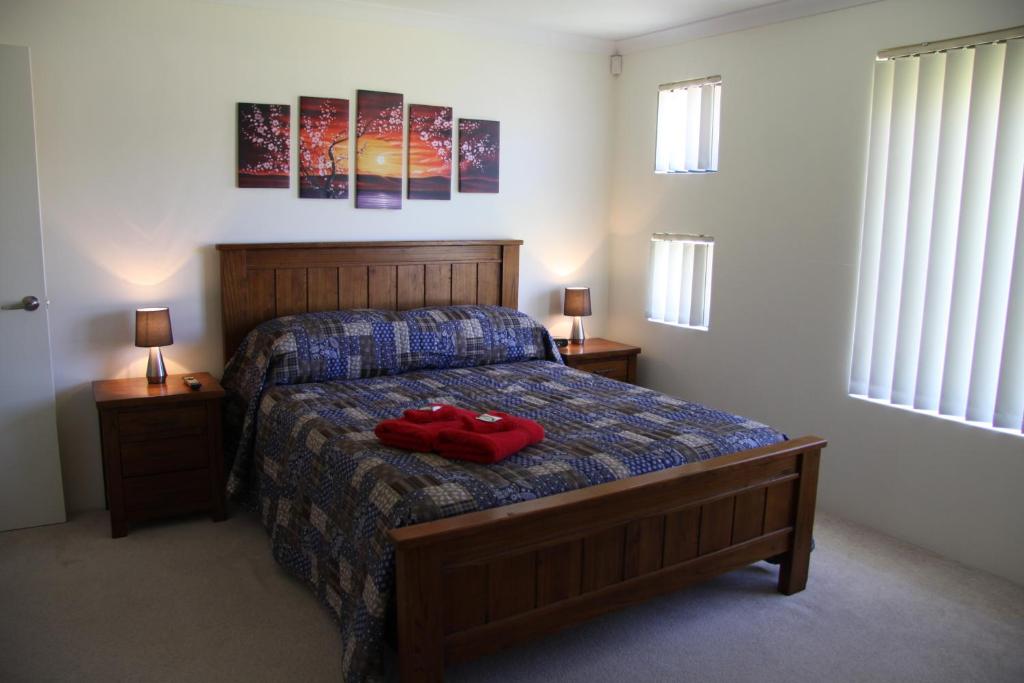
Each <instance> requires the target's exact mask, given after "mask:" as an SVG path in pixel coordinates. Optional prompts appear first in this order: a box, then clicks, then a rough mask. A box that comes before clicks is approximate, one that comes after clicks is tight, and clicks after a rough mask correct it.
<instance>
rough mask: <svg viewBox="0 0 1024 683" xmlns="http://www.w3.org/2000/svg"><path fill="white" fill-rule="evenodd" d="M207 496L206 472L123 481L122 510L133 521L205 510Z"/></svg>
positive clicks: (208, 492) (177, 473)
mask: <svg viewBox="0 0 1024 683" xmlns="http://www.w3.org/2000/svg"><path fill="white" fill-rule="evenodd" d="M210 495H211V490H210V472H209V470H205V469H203V470H190V471H188V472H171V473H169V474H154V475H150V476H148V477H132V478H130V479H125V480H124V509H125V512H126V513H127V514H128V516H129V517H130V518H131V519H133V520H139V519H149V518H152V517H164V516H166V515H177V514H182V513H185V512H192V511H194V510H206V509H209V507H210Z"/></svg>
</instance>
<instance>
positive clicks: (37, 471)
mask: <svg viewBox="0 0 1024 683" xmlns="http://www.w3.org/2000/svg"><path fill="white" fill-rule="evenodd" d="M0 93H2V95H0V304H2V305H3V310H0V530H7V529H20V528H22V527H28V526H38V525H40V524H53V523H55V522H63V521H64V520H65V516H64V487H63V485H62V483H61V476H60V456H59V454H58V452H57V415H56V410H55V407H54V397H53V369H52V367H51V365H50V324H49V320H48V318H47V311H46V281H45V278H44V275H43V241H42V234H41V232H40V224H39V184H38V181H37V179H36V134H35V120H34V118H33V113H32V77H31V71H30V68H29V56H28V48H27V47H14V46H11V45H0ZM27 297H35V298H36V299H37V300H38V302H39V303H38V308H35V310H31V309H32V308H33V305H32V300H31V299H27ZM23 299H25V301H26V302H27V303H28V305H27V306H24V305H23V303H22V300H23ZM17 307H20V308H17Z"/></svg>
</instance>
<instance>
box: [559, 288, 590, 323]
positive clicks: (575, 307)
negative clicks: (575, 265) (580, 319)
mask: <svg viewBox="0 0 1024 683" xmlns="http://www.w3.org/2000/svg"><path fill="white" fill-rule="evenodd" d="M563 312H564V313H565V315H572V316H576V315H590V287H566V288H565V308H564V309H563Z"/></svg>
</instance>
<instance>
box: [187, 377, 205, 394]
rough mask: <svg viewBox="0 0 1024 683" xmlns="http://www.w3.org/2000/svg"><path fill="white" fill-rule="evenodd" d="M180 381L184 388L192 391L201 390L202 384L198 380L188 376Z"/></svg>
mask: <svg viewBox="0 0 1024 683" xmlns="http://www.w3.org/2000/svg"><path fill="white" fill-rule="evenodd" d="M182 381H184V382H185V386H187V387H188V388H189V389H191V390H192V391H199V390H200V389H202V388H203V383H202V382H200V381H199V380H197V379H196V378H195V377H193V376H192V375H189V376H188V377H186V378H184V380H182Z"/></svg>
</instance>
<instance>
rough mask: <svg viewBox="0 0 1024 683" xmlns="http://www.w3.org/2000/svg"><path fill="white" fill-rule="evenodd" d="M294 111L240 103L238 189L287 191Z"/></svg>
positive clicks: (270, 105)
mask: <svg viewBox="0 0 1024 683" xmlns="http://www.w3.org/2000/svg"><path fill="white" fill-rule="evenodd" d="M290 136H291V107H289V106H288V105H287V104H252V103H249V102H239V103H238V187H288V179H289V175H290V174H291V165H290V164H291V146H290Z"/></svg>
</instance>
